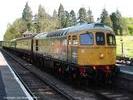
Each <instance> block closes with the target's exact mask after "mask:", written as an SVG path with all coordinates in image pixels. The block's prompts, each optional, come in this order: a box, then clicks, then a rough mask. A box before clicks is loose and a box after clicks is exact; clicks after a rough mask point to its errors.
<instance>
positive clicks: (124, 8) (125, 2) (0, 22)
mask: <svg viewBox="0 0 133 100" xmlns="http://www.w3.org/2000/svg"><path fill="white" fill-rule="evenodd" d="M27 1H28V3H29V6H30V7H31V9H32V12H33V14H35V13H37V9H38V5H39V4H41V5H42V6H43V7H44V8H45V10H46V12H47V13H49V14H52V12H53V10H54V9H56V10H58V7H59V5H60V3H62V4H63V6H64V8H65V10H67V11H70V10H71V9H73V10H74V11H75V12H76V13H77V12H78V10H79V8H80V7H85V8H86V9H89V8H90V9H91V10H92V13H93V16H94V17H95V19H96V18H97V17H99V16H100V14H101V12H102V9H103V8H106V9H107V11H108V12H109V14H110V13H111V12H113V11H116V9H118V10H119V11H120V12H121V14H122V16H125V17H133V6H132V5H133V1H132V0H2V1H1V3H0V40H2V39H3V35H4V33H5V30H6V28H7V24H8V23H12V22H13V21H14V20H15V19H16V18H20V17H21V15H22V11H23V9H24V6H25V4H26V2H27Z"/></svg>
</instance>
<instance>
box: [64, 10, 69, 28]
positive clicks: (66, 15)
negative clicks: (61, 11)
mask: <svg viewBox="0 0 133 100" xmlns="http://www.w3.org/2000/svg"><path fill="white" fill-rule="evenodd" d="M69 26H70V14H69V12H68V11H65V23H64V27H69Z"/></svg>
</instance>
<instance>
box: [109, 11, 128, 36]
mask: <svg viewBox="0 0 133 100" xmlns="http://www.w3.org/2000/svg"><path fill="white" fill-rule="evenodd" d="M110 17H111V20H112V23H113V30H114V32H115V33H116V35H122V32H123V29H124V27H125V29H126V26H125V25H124V20H123V19H122V16H121V14H120V12H119V11H118V10H117V11H116V12H113V13H112V14H111V15H110Z"/></svg>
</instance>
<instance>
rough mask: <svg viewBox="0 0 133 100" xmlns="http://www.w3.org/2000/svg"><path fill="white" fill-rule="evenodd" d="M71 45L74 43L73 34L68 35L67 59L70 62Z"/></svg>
mask: <svg viewBox="0 0 133 100" xmlns="http://www.w3.org/2000/svg"><path fill="white" fill-rule="evenodd" d="M71 45H72V37H71V35H69V36H68V37H67V60H68V62H71V58H72V57H71V56H72V55H71Z"/></svg>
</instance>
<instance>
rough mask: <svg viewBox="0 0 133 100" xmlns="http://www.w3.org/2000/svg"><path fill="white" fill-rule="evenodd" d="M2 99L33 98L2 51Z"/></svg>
mask: <svg viewBox="0 0 133 100" xmlns="http://www.w3.org/2000/svg"><path fill="white" fill-rule="evenodd" d="M0 100H33V98H32V97H31V95H30V94H29V93H28V92H27V90H26V89H25V87H24V86H23V84H22V83H21V81H20V80H19V79H18V77H17V76H16V75H15V73H14V71H13V70H12V69H11V67H10V65H9V64H8V63H7V61H6V60H5V58H4V56H3V54H2V53H1V52H0Z"/></svg>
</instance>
